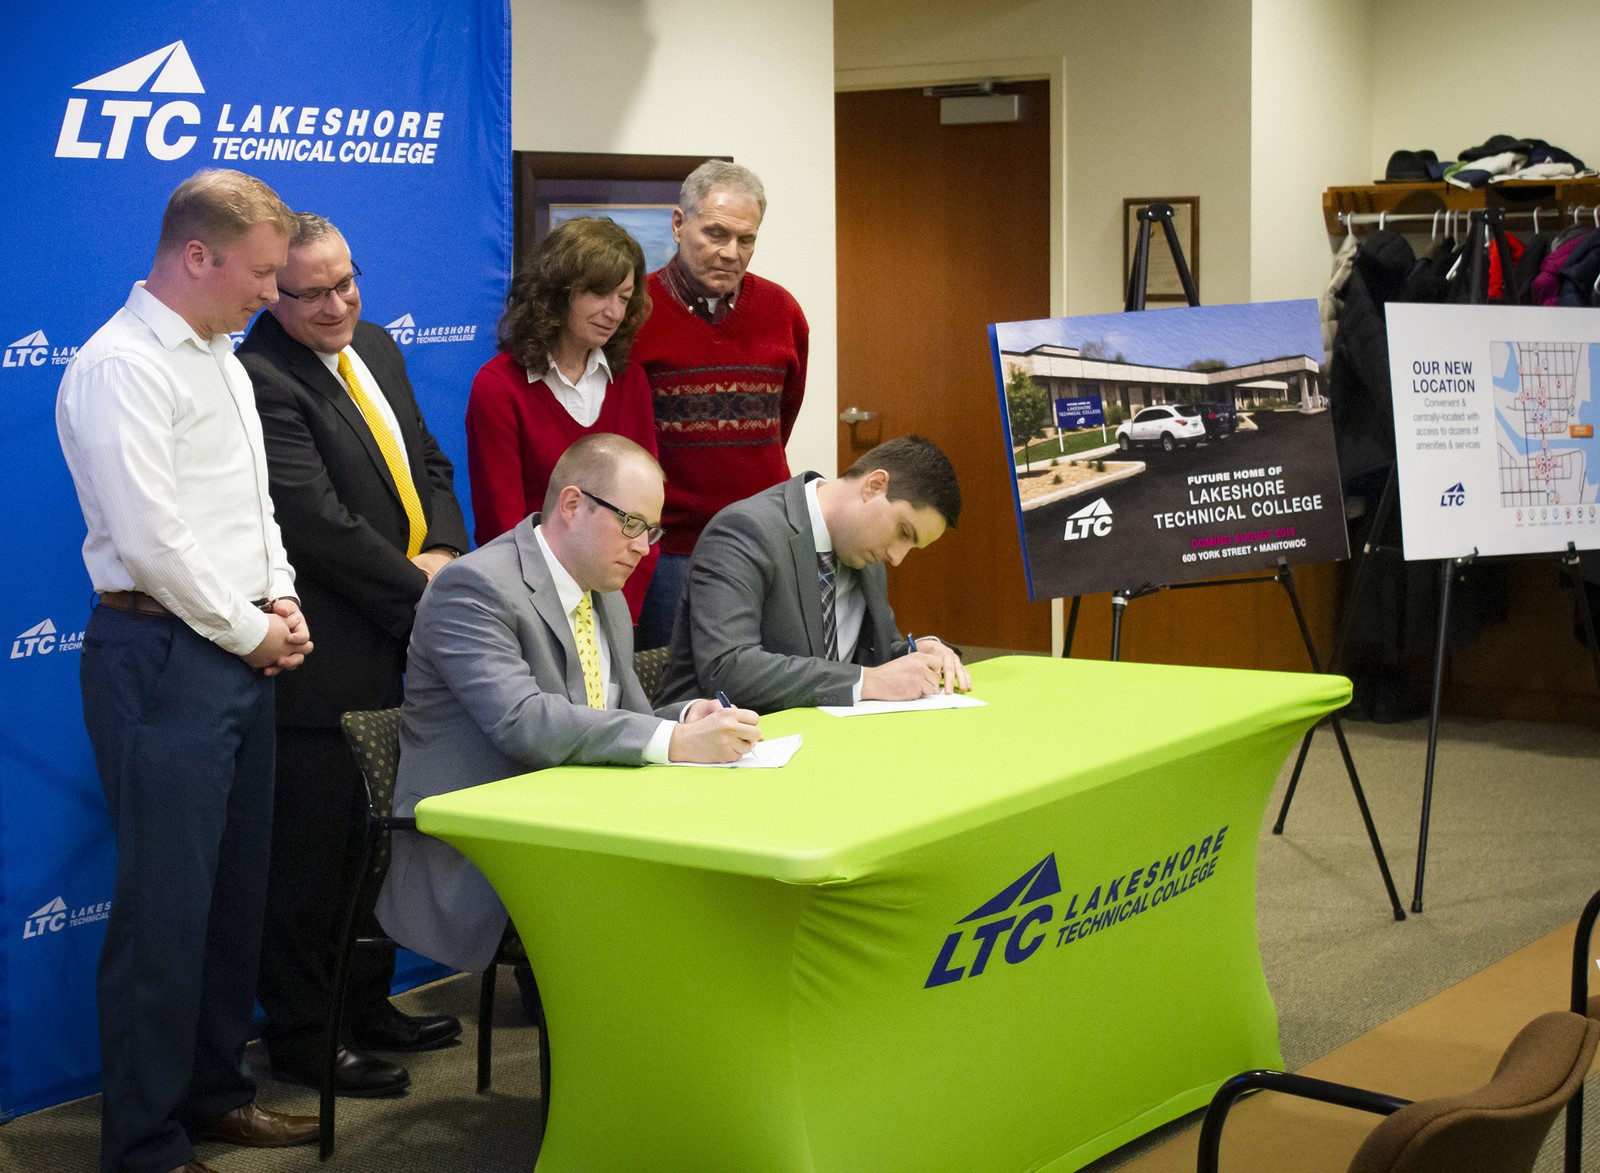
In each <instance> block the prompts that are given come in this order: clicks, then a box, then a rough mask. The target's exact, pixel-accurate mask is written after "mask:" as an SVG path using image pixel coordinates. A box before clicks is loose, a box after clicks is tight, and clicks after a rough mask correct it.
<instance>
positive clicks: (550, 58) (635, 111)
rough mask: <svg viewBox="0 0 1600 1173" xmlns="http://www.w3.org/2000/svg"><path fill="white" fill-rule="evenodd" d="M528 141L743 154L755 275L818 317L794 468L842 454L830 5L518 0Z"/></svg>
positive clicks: (520, 133) (523, 126)
mask: <svg viewBox="0 0 1600 1173" xmlns="http://www.w3.org/2000/svg"><path fill="white" fill-rule="evenodd" d="M511 37H512V69H511V78H512V83H511V144H512V146H513V147H514V148H515V149H517V150H539V151H604V152H621V153H628V154H666V155H690V154H705V155H732V156H733V158H734V159H735V160H737V161H738V162H740V163H743V164H745V165H746V166H748V167H751V168H753V169H754V170H755V171H756V172H757V173H758V174H759V175H760V176H761V180H762V183H763V184H764V185H765V186H766V189H767V201H768V209H767V218H766V221H765V223H763V224H762V226H761V236H760V240H759V242H758V244H757V246H756V254H755V260H754V262H753V263H752V265H751V268H752V269H753V270H754V271H755V272H758V273H760V274H761V275H762V276H764V277H770V278H772V279H773V280H775V281H778V282H780V283H781V284H783V285H784V286H785V287H787V288H788V289H789V291H790V292H791V293H793V294H794V295H795V297H796V298H798V299H799V301H800V304H801V306H802V307H803V308H804V309H805V312H806V317H807V319H808V320H809V321H810V323H811V363H810V373H809V376H808V379H807V385H806V403H805V407H804V409H803V410H802V411H801V413H800V419H799V422H798V423H797V424H796V426H795V431H794V435H793V436H792V437H791V439H790V443H789V459H790V463H791V464H793V465H794V466H796V467H806V468H815V469H819V470H822V471H824V472H829V473H831V472H832V471H833V470H834V465H835V463H836V456H835V430H836V428H837V424H836V422H835V420H834V415H835V410H836V409H835V407H834V400H835V398H836V380H835V371H836V369H837V347H836V343H835V324H834V323H835V318H836V293H835V278H834V234H833V221H834V216H833V203H834V194H833V8H832V4H831V3H830V2H829V0H537V2H535V0H511Z"/></svg>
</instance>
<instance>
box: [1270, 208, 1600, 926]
mask: <svg viewBox="0 0 1600 1173" xmlns="http://www.w3.org/2000/svg"><path fill="white" fill-rule="evenodd" d="M1491 241H1492V243H1493V245H1494V247H1495V249H1496V250H1497V251H1498V252H1499V254H1500V265H1501V269H1500V271H1501V273H1503V274H1510V273H1511V271H1512V270H1511V268H1510V264H1511V246H1510V243H1509V242H1508V241H1507V240H1506V233H1505V210H1504V209H1502V208H1487V209H1479V210H1475V211H1474V212H1473V213H1472V237H1471V240H1470V241H1469V244H1468V252H1467V258H1466V263H1467V265H1468V266H1469V267H1468V269H1467V274H1468V280H1469V282H1470V285H1469V287H1468V288H1469V291H1470V293H1471V304H1474V305H1482V304H1485V303H1486V302H1487V301H1488V289H1489V272H1488V268H1489V265H1488V248H1489V245H1490V243H1491ZM1505 289H1506V291H1507V294H1508V297H1507V300H1508V301H1509V302H1511V303H1513V304H1515V302H1516V300H1517V290H1516V286H1515V282H1514V281H1512V280H1510V279H1509V277H1508V278H1507V279H1506V281H1505ZM1397 476H1398V473H1397V467H1396V466H1391V467H1390V469H1389V477H1388V479H1387V480H1386V481H1385V482H1384V486H1383V496H1382V497H1381V498H1380V499H1379V502H1378V509H1377V512H1376V513H1375V514H1373V518H1372V525H1371V527H1370V528H1369V529H1368V531H1367V533H1368V535H1369V536H1368V539H1367V541H1366V543H1365V544H1364V545H1363V546H1362V549H1361V556H1360V559H1359V561H1357V562H1356V564H1355V565H1356V570H1355V576H1354V578H1353V579H1352V580H1351V583H1350V594H1349V596H1348V597H1347V598H1346V600H1345V613H1344V619H1343V621H1342V622H1341V623H1340V624H1339V634H1338V638H1337V639H1336V640H1335V641H1334V646H1333V657H1332V659H1331V660H1330V661H1329V666H1330V667H1335V666H1337V665H1338V663H1339V659H1340V656H1341V655H1342V654H1343V653H1344V650H1345V647H1346V645H1347V644H1348V643H1349V639H1350V630H1351V627H1352V626H1353V624H1354V619H1355V613H1356V607H1357V605H1358V604H1359V603H1360V601H1361V588H1362V586H1363V585H1364V583H1365V582H1366V579H1367V567H1368V566H1369V564H1370V563H1371V561H1372V557H1373V555H1375V554H1380V553H1381V554H1384V555H1391V556H1392V555H1394V554H1397V553H1400V551H1398V550H1396V549H1395V548H1394V547H1392V546H1382V545H1380V544H1379V542H1380V541H1381V539H1382V535H1383V532H1384V528H1385V527H1386V526H1387V525H1388V523H1389V518H1390V516H1391V515H1392V514H1393V512H1394V509H1395V506H1396V499H1397V496H1398V493H1399V489H1398V486H1397ZM1530 557H1531V558H1535V559H1537V558H1540V557H1546V558H1550V557H1553V558H1558V559H1560V560H1561V562H1562V563H1563V564H1564V565H1566V566H1569V567H1570V566H1574V565H1576V564H1577V562H1578V557H1579V555H1578V551H1577V550H1576V548H1575V547H1574V546H1573V544H1572V543H1571V542H1568V543H1567V549H1566V551H1565V552H1564V553H1560V554H1553V555H1542V556H1541V555H1525V556H1518V557H1517V559H1515V560H1522V561H1526V560H1527V559H1528V558H1530ZM1496 560H1497V561H1512V560H1513V559H1512V558H1505V559H1496ZM1479 561H1488V559H1486V558H1480V557H1479V556H1478V552H1477V550H1473V552H1472V553H1471V554H1469V555H1466V556H1465V557H1460V558H1446V559H1443V560H1441V561H1440V563H1439V579H1440V600H1439V627H1438V635H1437V638H1436V641H1435V644H1434V656H1433V701H1432V705H1431V706H1430V710H1429V715H1428V758H1427V766H1426V768H1425V770H1424V773H1423V780H1422V818H1421V823H1420V825H1419V826H1418V828H1417V871H1416V877H1415V881H1414V883H1413V886H1412V892H1411V911H1412V912H1417V913H1420V912H1421V911H1422V886H1423V880H1424V878H1425V876H1426V874H1427V862H1428V822H1429V818H1430V816H1431V814H1432V810H1433V774H1434V761H1435V758H1436V756H1437V753H1438V747H1439V709H1440V703H1441V701H1442V699H1443V696H1444V663H1445V649H1446V648H1447V647H1448V646H1449V645H1448V641H1449V636H1450V595H1451V590H1452V588H1453V586H1454V584H1455V581H1456V579H1458V578H1459V577H1460V576H1461V574H1462V572H1463V571H1464V570H1465V569H1466V568H1467V567H1468V566H1470V565H1471V564H1472V563H1474V562H1479ZM1578 590H1579V601H1580V606H1579V608H1578V610H1579V614H1580V615H1581V616H1582V617H1583V628H1584V635H1585V636H1586V638H1587V639H1588V642H1589V655H1590V658H1591V659H1592V660H1593V662H1594V671H1595V683H1596V685H1597V686H1600V643H1597V642H1596V640H1595V628H1594V617H1593V615H1592V614H1591V613H1590V610H1589V600H1588V596H1587V594H1585V593H1583V588H1582V584H1581V583H1580V584H1579V587H1578ZM1333 728H1334V733H1335V735H1337V736H1338V737H1339V748H1340V750H1341V751H1343V750H1344V737H1343V734H1342V733H1341V732H1340V730H1339V726H1338V722H1337V719H1334V721H1333ZM1315 733H1316V729H1315V727H1313V728H1312V729H1310V730H1308V731H1307V732H1306V735H1305V739H1304V740H1303V741H1302V742H1301V743H1300V757H1299V759H1298V760H1297V761H1296V762H1295V766H1294V773H1293V774H1292V775H1290V778H1289V788H1288V790H1287V791H1286V792H1285V793H1284V796H1283V805H1282V807H1281V808H1280V809H1279V811H1278V821H1277V822H1276V823H1275V824H1274V825H1273V828H1272V831H1273V834H1275V835H1281V834H1283V826H1284V823H1285V821H1287V819H1288V817H1289V806H1290V804H1291V803H1292V802H1293V801H1294V792H1295V788H1296V787H1297V786H1299V784H1300V770H1301V767H1302V766H1303V765H1304V764H1305V760H1306V754H1307V752H1308V751H1309V750H1310V748H1311V738H1312V736H1313V735H1314V734H1315ZM1346 760H1347V761H1348V756H1347V758H1346ZM1352 778H1353V775H1352ZM1365 810H1366V805H1365V803H1363V804H1362V811H1363V813H1365ZM1368 825H1369V827H1370V825H1371V824H1370V822H1369V824H1368ZM1384 874H1385V876H1386V877H1387V875H1388V870H1387V869H1385V872H1384ZM1393 891H1394V889H1393V887H1392V886H1391V887H1390V894H1391V895H1392V894H1393ZM1395 911H1396V913H1397V914H1398V913H1399V905H1398V904H1397V905H1396V906H1395Z"/></svg>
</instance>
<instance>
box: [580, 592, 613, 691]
mask: <svg viewBox="0 0 1600 1173" xmlns="http://www.w3.org/2000/svg"><path fill="white" fill-rule="evenodd" d="M572 627H573V634H574V635H575V636H576V638H577V642H578V664H579V665H580V666H581V667H582V668H583V693H584V697H585V698H586V699H587V700H588V702H589V707H590V708H591V709H603V708H605V707H606V690H605V688H604V687H603V686H602V685H601V683H600V645H599V644H597V643H595V640H594V604H593V603H591V602H590V601H589V596H588V595H584V596H583V598H582V599H580V600H578V605H577V606H576V607H575V608H573V611H572Z"/></svg>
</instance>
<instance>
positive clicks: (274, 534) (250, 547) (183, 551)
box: [56, 281, 294, 655]
mask: <svg viewBox="0 0 1600 1173" xmlns="http://www.w3.org/2000/svg"><path fill="white" fill-rule="evenodd" d="M56 432H57V434H58V435H59V437H60V439H61V450H62V452H63V453H64V454H65V456H66V458H67V466H68V468H70V469H71V470H72V480H73V483H74V484H75V485H76V487H77V490H78V503H79V505H80V506H81V507H82V509H83V518H84V521H85V522H86V523H87V525H88V530H89V533H88V536H87V537H86V538H85V539H84V543H83V562H84V566H85V567H86V568H87V569H88V571H89V578H90V581H91V582H92V583H93V586H94V589H95V590H96V591H130V590H136V591H143V592H144V593H146V594H148V595H151V596H153V597H155V598H157V599H159V600H160V601H161V602H162V604H163V605H165V606H166V607H167V609H168V610H170V611H171V612H172V613H173V614H174V615H176V616H178V618H180V619H182V620H183V621H184V622H185V623H187V624H188V625H189V626H190V627H192V628H194V630H195V631H197V632H199V633H200V634H201V635H202V636H204V637H205V638H206V639H209V640H211V641H213V642H214V643H216V644H218V645H219V646H220V647H222V648H225V649H226V650H227V651H230V652H232V653H234V654H235V655H246V654H248V653H249V652H251V651H253V650H255V648H256V647H257V646H259V645H260V643H261V641H262V640H263V639H265V638H266V635H267V617H266V615H264V614H262V612H261V611H260V610H258V609H257V608H256V607H255V606H254V604H253V600H259V599H269V598H278V597H281V596H284V595H292V594H293V593H294V570H293V568H291V567H290V565H289V559H288V557H287V556H286V555H285V554H284V551H283V541H282V538H281V537H280V535H279V533H278V524H277V522H276V521H275V520H274V519H273V513H272V497H271V496H270V495H269V494H268V491H267V460H266V455H265V452H264V450H263V448H262V443H261V420H260V417H258V416H257V415H256V401H255V393H254V392H253V390H252V389H251V386H250V378H249V376H248V375H246V374H245V370H244V367H242V366H240V365H239V360H238V359H236V358H235V357H234V356H233V341H232V339H231V338H230V337H229V336H228V335H227V334H217V335H215V336H213V337H212V338H211V339H210V340H206V339H203V338H201V337H200V336H199V335H198V334H196V333H195V331H194V329H193V328H192V327H191V326H190V325H189V324H188V323H187V322H186V321H184V319H183V318H182V317H181V316H179V315H178V314H177V313H176V312H175V311H174V310H172V309H171V308H170V307H168V306H167V305H166V304H164V303H163V302H162V301H161V300H160V299H158V298H157V297H156V296H155V295H154V294H152V293H150V292H149V291H148V290H146V289H145V287H144V283H143V282H142V281H141V282H139V283H138V284H136V285H135V286H134V287H133V290H132V292H131V293H129V295H128V301H127V304H126V305H124V306H123V308H122V309H120V310H118V311H117V312H116V314H115V315H113V316H112V318H111V320H110V321H109V322H107V323H106V324H105V325H104V326H102V327H101V328H100V329H99V330H97V331H96V332H95V334H94V337H92V338H90V339H89V341H88V342H87V343H85V344H84V346H83V348H82V349H81V350H79V351H78V353H77V355H76V356H75V357H74V358H73V360H72V362H71V363H70V364H68V366H67V370H66V374H65V375H63V376H62V379H61V389H60V391H59V392H58V394H57V396H56Z"/></svg>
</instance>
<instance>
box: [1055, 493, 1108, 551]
mask: <svg viewBox="0 0 1600 1173" xmlns="http://www.w3.org/2000/svg"><path fill="white" fill-rule="evenodd" d="M1110 532H1111V506H1109V505H1107V504H1106V499H1105V498H1104V497H1101V498H1100V499H1098V500H1097V501H1095V502H1094V504H1092V505H1085V506H1084V507H1083V508H1082V509H1080V510H1078V511H1077V512H1076V513H1074V514H1071V515H1070V516H1069V517H1068V518H1067V529H1066V532H1065V533H1063V534H1062V535H1061V538H1062V541H1066V542H1075V541H1077V540H1078V539H1079V538H1087V537H1096V538H1103V537H1105V536H1106V535H1107V534H1109V533H1110Z"/></svg>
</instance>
